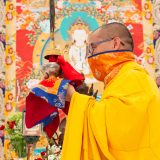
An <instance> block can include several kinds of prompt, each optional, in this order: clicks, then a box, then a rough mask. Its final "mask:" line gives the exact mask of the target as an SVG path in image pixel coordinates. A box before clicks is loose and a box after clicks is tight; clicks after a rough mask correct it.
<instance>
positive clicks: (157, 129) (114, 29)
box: [61, 22, 160, 160]
mask: <svg viewBox="0 0 160 160" xmlns="http://www.w3.org/2000/svg"><path fill="white" fill-rule="evenodd" d="M133 48H134V43H133V39H132V36H131V34H130V32H129V30H128V29H127V27H126V26H125V25H123V24H121V23H116V22H114V23H110V24H105V25H103V26H101V27H100V28H98V29H97V30H95V31H94V32H92V33H91V34H90V35H89V37H88V40H87V57H88V62H89V65H90V68H91V70H92V73H93V75H94V77H95V78H96V79H97V80H99V81H103V82H104V85H105V89H104V92H103V95H102V97H101V100H100V101H96V100H95V99H94V98H93V97H92V96H87V95H83V94H79V93H77V92H76V91H75V89H74V88H73V87H72V86H71V85H70V86H69V87H68V90H67V95H66V100H67V101H70V108H69V113H68V117H67V124H66V130H65V136H64V143H63V147H62V158H61V159H62V160H160V92H159V90H158V88H157V85H156V83H155V81H154V80H153V79H152V78H151V77H150V76H149V75H148V73H147V72H146V71H145V69H144V68H142V67H141V66H140V65H139V64H137V63H136V62H135V58H134V53H133Z"/></svg>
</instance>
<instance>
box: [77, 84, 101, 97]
mask: <svg viewBox="0 0 160 160" xmlns="http://www.w3.org/2000/svg"><path fill="white" fill-rule="evenodd" d="M76 91H77V92H78V93H81V94H86V95H89V96H93V97H95V98H96V97H97V94H98V90H96V91H94V86H93V84H91V86H90V87H88V86H87V84H86V83H82V85H80V86H78V87H77V88H76Z"/></svg>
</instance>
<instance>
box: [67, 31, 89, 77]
mask: <svg viewBox="0 0 160 160" xmlns="http://www.w3.org/2000/svg"><path fill="white" fill-rule="evenodd" d="M72 39H73V45H71V47H70V49H69V60H70V63H71V65H72V66H73V67H74V68H75V69H76V70H77V71H79V72H82V73H83V74H89V72H90V70H89V66H88V63H87V59H86V39H87V33H86V31H85V30H83V29H76V30H75V31H74V32H73V34H72Z"/></svg>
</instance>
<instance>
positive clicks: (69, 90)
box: [66, 84, 76, 102]
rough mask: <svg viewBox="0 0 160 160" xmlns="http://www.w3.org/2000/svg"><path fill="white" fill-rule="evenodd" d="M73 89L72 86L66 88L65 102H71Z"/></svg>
mask: <svg viewBox="0 0 160 160" xmlns="http://www.w3.org/2000/svg"><path fill="white" fill-rule="evenodd" d="M75 92H76V91H75V89H74V87H73V86H72V85H70V84H69V85H68V88H67V94H66V101H68V102H70V101H71V98H72V95H73V93H75Z"/></svg>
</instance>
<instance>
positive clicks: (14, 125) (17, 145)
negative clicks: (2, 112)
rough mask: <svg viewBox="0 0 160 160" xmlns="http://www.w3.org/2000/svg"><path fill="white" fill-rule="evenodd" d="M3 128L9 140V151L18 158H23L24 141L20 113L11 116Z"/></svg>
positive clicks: (24, 151) (24, 153)
mask: <svg viewBox="0 0 160 160" xmlns="http://www.w3.org/2000/svg"><path fill="white" fill-rule="evenodd" d="M5 128H6V131H7V136H8V138H9V139H10V144H11V149H13V150H14V151H15V152H16V153H17V155H18V157H25V156H26V141H25V137H24V136H23V133H22V113H21V112H16V113H14V114H13V115H11V116H10V117H9V118H8V121H7V124H6V127H5Z"/></svg>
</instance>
